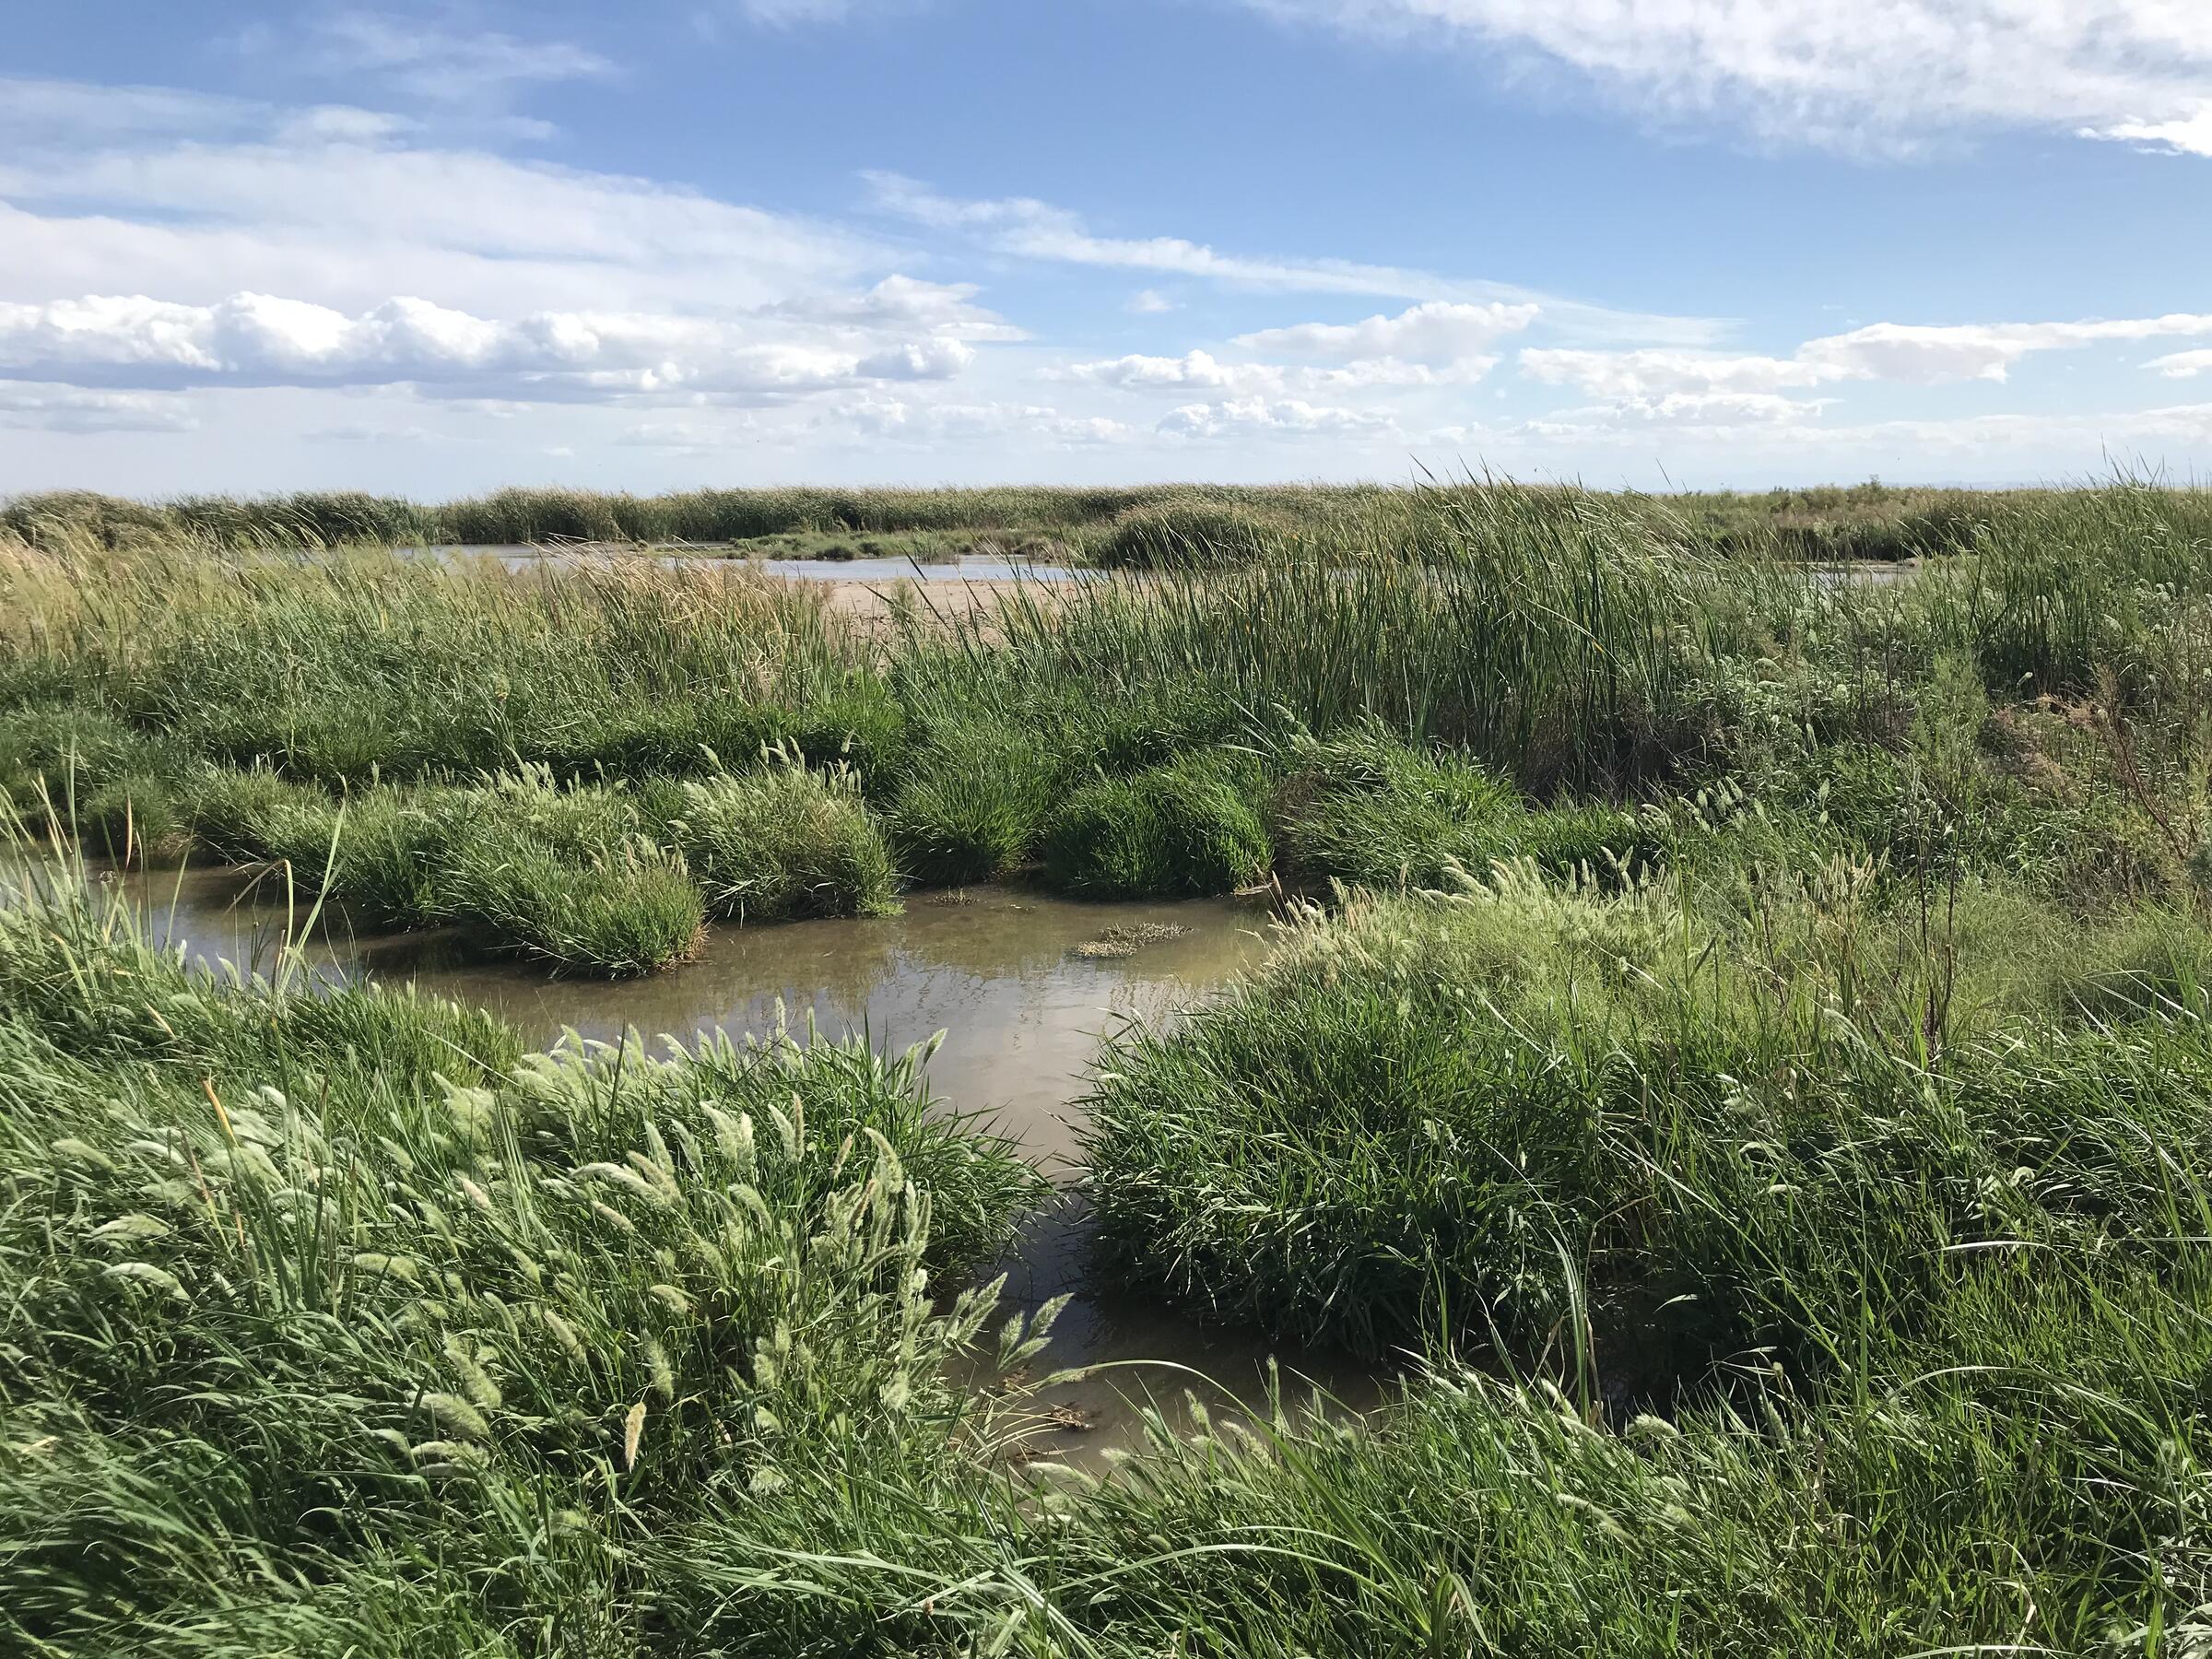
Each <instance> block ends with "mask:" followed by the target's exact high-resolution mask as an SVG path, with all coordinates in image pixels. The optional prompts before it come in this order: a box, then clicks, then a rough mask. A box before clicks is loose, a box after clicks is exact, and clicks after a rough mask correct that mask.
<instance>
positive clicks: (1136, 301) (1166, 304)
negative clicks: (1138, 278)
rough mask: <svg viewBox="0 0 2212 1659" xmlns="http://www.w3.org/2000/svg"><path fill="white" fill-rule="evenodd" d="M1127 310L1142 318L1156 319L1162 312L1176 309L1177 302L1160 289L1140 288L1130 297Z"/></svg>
mask: <svg viewBox="0 0 2212 1659" xmlns="http://www.w3.org/2000/svg"><path fill="white" fill-rule="evenodd" d="M1127 309H1128V310H1129V311H1131V312H1135V314H1136V315H1137V316H1140V317H1156V316H1158V315H1159V313H1160V312H1171V311H1173V310H1174V309H1175V301H1174V300H1171V299H1169V298H1168V297H1167V296H1166V295H1165V294H1163V293H1161V292H1160V291H1159V289H1158V288H1138V289H1137V290H1136V292H1135V293H1134V294H1132V295H1130V296H1129V304H1128V307H1127Z"/></svg>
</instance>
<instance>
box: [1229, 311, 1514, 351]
mask: <svg viewBox="0 0 2212 1659" xmlns="http://www.w3.org/2000/svg"><path fill="white" fill-rule="evenodd" d="M1541 310H1542V308H1541V307H1539V306H1536V305H1530V304H1520V305H1508V304H1505V303H1503V302H1501V301H1498V300H1492V301H1490V302H1488V304H1481V305H1470V304H1465V303H1456V302H1453V301H1450V300H1430V301H1428V302H1427V303H1425V304H1421V305H1416V306H1413V307H1411V308H1410V309H1408V310H1406V311H1403V312H1399V313H1398V314H1397V315H1396V316H1394V317H1385V316H1373V317H1369V318H1367V319H1366V320H1365V321H1364V322H1359V323H1344V324H1332V323H1300V324H1297V325H1296V326H1295V327H1290V328H1263V329H1260V330H1259V331H1257V332H1256V333H1253V334H1245V335H1238V336H1237V342H1236V343H1237V344H1238V345H1240V346H1244V347H1251V348H1252V349H1253V350H1258V351H1285V352H1288V353H1290V354H1292V355H1293V356H1297V357H1318V358H1340V359H1375V358H1397V359H1409V360H1411V361H1413V362H1417V363H1429V364H1446V363H1456V362H1460V361H1463V360H1465V359H1467V358H1470V357H1473V356H1475V355H1477V353H1479V352H1480V351H1481V350H1482V348H1483V347H1486V346H1488V345H1489V344H1490V343H1491V342H1493V341H1495V340H1496V339H1498V338H1499V336H1500V335H1509V334H1518V333H1520V332H1521V331H1522V330H1524V329H1525V328H1526V327H1527V326H1528V325H1529V324H1531V323H1534V322H1535V320H1536V318H1537V316H1538V315H1539V314H1540V312H1541Z"/></svg>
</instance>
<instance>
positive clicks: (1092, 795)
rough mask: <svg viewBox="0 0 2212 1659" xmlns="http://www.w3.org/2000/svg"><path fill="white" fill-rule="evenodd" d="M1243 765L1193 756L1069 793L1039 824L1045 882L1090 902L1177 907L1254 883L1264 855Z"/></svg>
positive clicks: (1235, 757)
mask: <svg viewBox="0 0 2212 1659" xmlns="http://www.w3.org/2000/svg"><path fill="white" fill-rule="evenodd" d="M1257 793H1258V790H1257V782H1256V775H1255V769H1254V767H1253V761H1252V759H1251V757H1249V756H1245V755H1239V754H1233V753H1217V754H1205V753H1201V754H1198V755H1194V756H1191V757H1189V758H1187V759H1182V760H1178V761H1175V762H1172V763H1171V764H1169V765H1166V766H1157V767H1153V768H1151V769H1150V770H1148V771H1142V772H1138V773H1136V774H1135V776H1134V777H1127V778H1100V779H1099V780H1097V781H1096V782H1090V783H1086V784H1084V785H1082V786H1081V787H1080V788H1077V789H1076V790H1074V791H1073V792H1072V793H1071V794H1069V795H1068V796H1067V798H1066V800H1065V803H1064V804H1062V805H1061V806H1059V807H1057V808H1056V809H1055V810H1054V811H1053V813H1052V815H1051V816H1050V818H1047V819H1046V821H1045V826H1044V830H1043V836H1042V841H1041V846H1040V854H1041V860H1042V865H1043V876H1044V878H1045V879H1046V880H1047V881H1049V882H1051V883H1052V884H1053V886H1055V887H1058V888H1064V889H1065V890H1066V891H1068V892H1071V893H1077V894H1080V895H1082V896H1083V897H1086V898H1092V899H1141V898H1185V897H1190V896H1193V895H1197V894H1206V893H1227V892H1230V891H1233V890H1235V889H1236V888H1241V887H1247V886H1250V885H1252V884H1253V883H1255V882H1258V881H1259V880H1261V879H1262V878H1263V877H1265V875H1266V872H1267V868H1268V864H1269V860H1270V858H1271V856H1272V848H1271V845H1270V842H1269V841H1268V836H1267V827H1266V824H1265V821H1264V820H1263V819H1262V818H1261V815H1260V811H1259V808H1258V806H1256V805H1255V804H1254V796H1255V794H1257Z"/></svg>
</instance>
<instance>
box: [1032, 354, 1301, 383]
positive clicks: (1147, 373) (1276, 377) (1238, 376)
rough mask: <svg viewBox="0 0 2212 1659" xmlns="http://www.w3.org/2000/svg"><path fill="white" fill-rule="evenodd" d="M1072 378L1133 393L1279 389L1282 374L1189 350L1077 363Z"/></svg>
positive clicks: (1274, 369) (1274, 368) (1273, 367)
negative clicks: (1173, 354)
mask: <svg viewBox="0 0 2212 1659" xmlns="http://www.w3.org/2000/svg"><path fill="white" fill-rule="evenodd" d="M1067 373H1068V375H1069V377H1070V378H1071V379H1075V380H1083V381H1092V382H1096V383H1098V384H1100V385H1104V386H1120V387H1123V388H1124V389H1126V390H1130V391H1148V390H1153V389H1156V388H1159V387H1163V386H1167V387H1175V388H1182V387H1198V388H1201V389H1204V390H1207V391H1232V390H1252V389H1255V388H1276V387H1279V386H1281V384H1282V383H1283V371H1282V370H1281V369H1279V368H1278V367H1277V366H1276V365H1274V364H1272V363H1223V362H1219V361H1217V360H1216V359H1215V358H1214V357H1213V355H1212V354H1211V353H1210V352H1205V351H1190V352H1185V353H1184V354H1183V355H1182V357H1179V358H1171V357H1145V356H1141V355H1135V356H1130V357H1120V358H1113V359H1109V360H1107V361H1104V362H1098V363H1077V364H1075V365H1073V366H1072V367H1071V368H1069V370H1068V371H1067Z"/></svg>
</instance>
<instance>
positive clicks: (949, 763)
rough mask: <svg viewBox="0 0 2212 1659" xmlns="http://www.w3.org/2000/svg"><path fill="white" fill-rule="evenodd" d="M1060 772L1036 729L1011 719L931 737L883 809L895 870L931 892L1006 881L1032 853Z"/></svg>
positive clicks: (962, 725) (964, 725)
mask: <svg viewBox="0 0 2212 1659" xmlns="http://www.w3.org/2000/svg"><path fill="white" fill-rule="evenodd" d="M1065 770H1066V768H1065V762H1064V760H1063V759H1061V758H1060V757H1058V756H1055V755H1053V753H1051V752H1050V750H1049V749H1047V748H1046V747H1044V746H1043V745H1042V744H1041V743H1040V742H1039V741H1038V737H1037V734H1036V733H1035V732H1034V731H1030V730H1027V729H1025V728H1023V727H1022V726H1020V725H1019V724H1016V723H1014V722H1012V721H1006V720H968V721H962V722H959V723H957V724H952V725H949V726H947V727H942V728H940V729H938V730H935V731H933V732H932V733H931V734H930V736H929V739H928V741H927V743H926V744H925V745H923V746H919V747H917V749H916V751H915V752H914V754H913V755H912V758H911V759H909V760H908V762H907V764H906V767H905V769H904V771H903V775H902V776H901V777H900V781H899V783H898V786H897V790H896V793H895V794H893V796H892V797H891V801H890V805H889V808H888V818H889V820H890V827H891V834H892V838H893V841H894V842H895V844H896V845H897V847H898V850H899V862H900V867H901V868H903V869H905V870H906V871H907V872H909V873H910V874H911V875H912V877H913V878H914V879H915V880H917V881H920V882H923V883H924V884H926V885H929V886H935V887H963V886H966V885H968V884H970V883H971V882H979V881H995V880H1000V879H1003V878H1005V877H1008V876H1010V875H1012V874H1013V873H1014V872H1015V871H1017V870H1018V869H1019V868H1020V867H1021V866H1022V865H1024V864H1026V863H1027V862H1028V861H1029V859H1030V855H1031V853H1032V852H1033V850H1034V849H1035V846H1036V843H1037V838H1038V834H1039V831H1040V827H1041V825H1042V823H1043V822H1044V819H1045V818H1046V816H1047V815H1048V814H1049V813H1050V812H1051V810H1052V808H1053V806H1054V804H1055V802H1056V800H1057V797H1058V794H1059V786H1060V782H1061V780H1062V778H1063V776H1064V775H1065Z"/></svg>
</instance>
